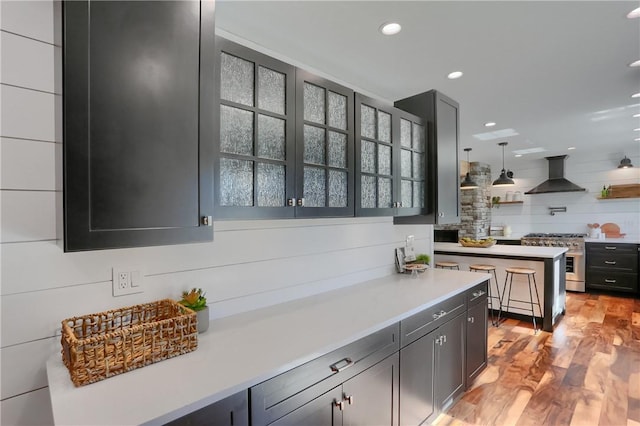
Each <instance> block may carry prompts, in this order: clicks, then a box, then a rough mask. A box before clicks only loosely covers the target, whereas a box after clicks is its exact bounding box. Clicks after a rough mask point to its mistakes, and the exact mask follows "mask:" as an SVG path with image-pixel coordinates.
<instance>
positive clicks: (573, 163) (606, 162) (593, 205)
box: [491, 144, 640, 241]
mask: <svg viewBox="0 0 640 426" xmlns="http://www.w3.org/2000/svg"><path fill="white" fill-rule="evenodd" d="M624 155H627V156H628V157H629V158H630V159H631V162H632V163H633V164H634V165H635V167H633V168H630V169H618V168H617V166H618V164H619V163H620V160H621V159H622V157H623V156H624ZM506 165H507V166H508V168H510V169H512V170H513V171H514V173H515V178H514V180H515V182H516V186H515V187H510V188H508V189H507V188H494V189H493V190H492V191H491V193H492V195H493V196H496V195H497V196H500V197H501V199H503V200H504V199H505V194H506V192H507V190H509V191H521V192H522V193H523V194H524V192H526V191H528V190H530V189H531V188H533V187H534V186H536V185H538V184H540V183H542V182H543V181H545V180H546V179H547V177H548V162H547V160H545V159H538V160H527V159H526V158H525V157H522V158H519V159H518V158H511V159H507V163H506ZM638 166H640V144H638V146H637V147H635V150H632V151H631V152H624V153H623V152H617V151H616V152H609V151H608V150H607V146H606V144H603V146H602V151H601V153H600V154H599V155H598V156H597V157H595V156H593V155H584V154H581V153H580V152H579V151H577V150H576V151H572V152H570V153H569V158H567V159H566V160H565V177H566V178H567V179H569V180H570V181H571V182H573V183H575V184H576V185H579V186H581V187H583V188H586V189H587V191H586V192H561V193H553V194H538V195H524V203H523V204H512V205H509V204H507V205H501V206H500V207H499V208H493V209H492V224H493V225H503V224H508V225H511V228H512V233H513V234H514V235H517V236H519V235H521V234H526V233H528V232H578V233H587V232H588V231H589V230H588V228H587V223H594V222H597V223H599V224H603V223H607V222H612V223H617V224H618V225H619V226H620V229H621V232H623V233H626V234H627V237H626V238H629V239H636V240H637V239H638V238H640V198H629V199H620V200H615V199H611V200H602V201H600V200H598V199H597V197H599V196H600V191H601V190H602V186H603V185H605V186H609V185H622V184H630V183H640V167H638ZM501 168H502V166H501V164H500V163H498V162H496V163H494V164H492V165H491V170H493V171H494V172H493V173H492V174H493V179H496V178H497V177H498V176H497V175H498V174H499V170H500V169H501ZM549 207H566V208H567V212H566V213H556V214H555V215H554V216H551V215H550V214H549ZM621 241H624V240H621Z"/></svg>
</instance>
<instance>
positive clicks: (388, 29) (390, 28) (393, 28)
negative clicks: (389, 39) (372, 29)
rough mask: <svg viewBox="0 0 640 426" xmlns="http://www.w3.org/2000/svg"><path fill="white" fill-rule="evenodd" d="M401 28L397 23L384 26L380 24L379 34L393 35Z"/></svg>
mask: <svg viewBox="0 0 640 426" xmlns="http://www.w3.org/2000/svg"><path fill="white" fill-rule="evenodd" d="M401 29H402V26H401V25H400V24H398V23H397V22H387V23H386V24H382V25H381V26H380V32H381V33H382V34H384V35H394V34H398V33H399V32H400V30H401Z"/></svg>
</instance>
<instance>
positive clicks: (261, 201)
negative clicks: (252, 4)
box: [214, 38, 295, 218]
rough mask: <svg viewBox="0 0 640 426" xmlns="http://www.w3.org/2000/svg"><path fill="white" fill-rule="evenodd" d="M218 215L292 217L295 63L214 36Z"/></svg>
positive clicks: (216, 202) (231, 216)
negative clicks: (216, 73) (287, 62)
mask: <svg viewBox="0 0 640 426" xmlns="http://www.w3.org/2000/svg"><path fill="white" fill-rule="evenodd" d="M216 44H217V52H218V67H219V68H218V74H219V81H220V87H219V97H220V99H219V100H220V103H219V105H220V109H219V116H218V117H217V118H218V119H219V123H218V124H219V126H218V129H219V136H220V137H219V139H218V141H217V143H216V149H215V154H216V164H217V170H216V175H215V176H216V180H215V197H214V198H215V207H216V218H257V217H266V218H268V217H292V216H293V215H294V214H295V209H294V208H293V205H294V202H293V194H294V187H293V185H294V167H295V158H294V148H295V147H294V142H293V141H294V121H295V114H294V110H295V108H294V90H295V86H294V84H295V78H294V73H295V71H294V67H293V66H291V65H288V64H285V63H283V62H280V61H277V60H275V59H273V58H270V57H268V56H266V55H263V54H260V53H258V52H255V51H253V50H251V49H248V48H246V47H243V46H240V45H237V44H235V43H232V42H230V41H228V40H225V39H222V38H218V39H217V40H216Z"/></svg>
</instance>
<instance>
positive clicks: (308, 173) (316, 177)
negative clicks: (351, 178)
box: [304, 167, 327, 207]
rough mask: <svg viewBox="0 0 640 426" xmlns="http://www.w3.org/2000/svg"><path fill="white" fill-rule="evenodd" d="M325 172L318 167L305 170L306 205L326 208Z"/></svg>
mask: <svg viewBox="0 0 640 426" xmlns="http://www.w3.org/2000/svg"><path fill="white" fill-rule="evenodd" d="M325 173H326V172H325V170H324V169H319V168H317V167H305V168H304V205H305V206H306V207H326V186H325V185H326V181H327V180H326V177H325Z"/></svg>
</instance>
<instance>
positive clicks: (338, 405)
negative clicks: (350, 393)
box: [333, 399, 344, 411]
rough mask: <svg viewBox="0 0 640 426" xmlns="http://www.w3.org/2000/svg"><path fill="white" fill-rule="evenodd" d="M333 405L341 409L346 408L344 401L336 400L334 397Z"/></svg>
mask: <svg viewBox="0 0 640 426" xmlns="http://www.w3.org/2000/svg"><path fill="white" fill-rule="evenodd" d="M333 405H334V406H336V407H338V408H339V409H340V411H342V410H344V401H336V400H335V399H334V400H333Z"/></svg>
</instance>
